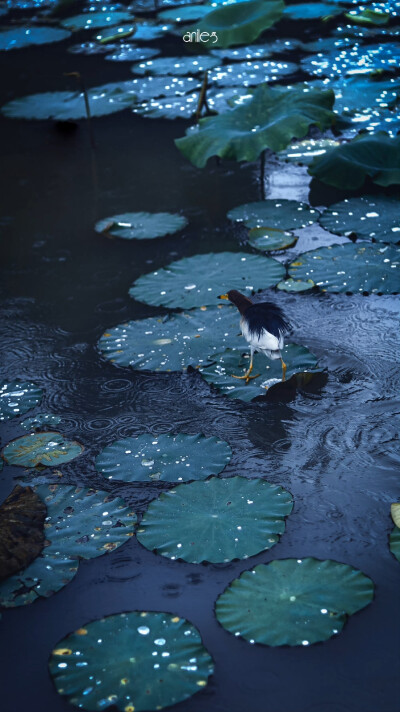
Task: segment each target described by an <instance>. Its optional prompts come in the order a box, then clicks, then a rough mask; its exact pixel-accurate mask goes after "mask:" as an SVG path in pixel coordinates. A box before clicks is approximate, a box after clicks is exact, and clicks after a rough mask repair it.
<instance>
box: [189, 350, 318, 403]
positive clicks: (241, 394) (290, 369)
mask: <svg viewBox="0 0 400 712" xmlns="http://www.w3.org/2000/svg"><path fill="white" fill-rule="evenodd" d="M242 343H243V351H240V350H232V349H226V350H225V351H223V352H220V353H218V354H216V355H215V357H214V362H213V363H212V364H211V365H207V364H206V365H205V366H202V368H201V375H202V377H203V378H204V380H205V381H207V383H211V384H212V385H213V386H215V387H216V388H217V389H218V390H219V391H220V392H221V393H223V394H224V395H226V396H228V397H229V398H239V399H240V400H242V401H245V402H246V403H249V402H250V401H252V400H253V398H256V397H257V396H263V395H265V393H266V388H269V386H271V385H273V384H274V383H276V382H279V381H281V380H282V364H281V361H280V360H279V359H277V360H274V361H271V360H270V359H268V358H267V357H266V356H264V354H262V353H256V354H255V355H254V359H253V364H254V368H253V371H252V375H254V376H256V375H257V374H259V375H258V377H257V378H254V379H253V380H251V381H249V382H248V383H247V384H246V382H245V381H244V380H238V379H237V378H234V376H243V374H244V372H245V371H246V369H247V368H248V366H249V363H250V360H249V358H250V354H249V353H244V352H245V348H246V342H245V341H244V339H243V338H242ZM243 353H244V356H243V355H242V354H243ZM282 358H283V360H284V362H285V363H286V365H287V372H286V378H287V379H289V378H290V377H291V376H293V375H294V374H295V373H299V372H304V371H312V370H315V368H316V367H317V359H316V357H315V356H314V354H312V353H311V352H310V351H308V349H306V348H305V347H304V346H299V345H298V344H287V345H286V346H285V347H284V348H283V349H282Z"/></svg>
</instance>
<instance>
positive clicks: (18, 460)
mask: <svg viewBox="0 0 400 712" xmlns="http://www.w3.org/2000/svg"><path fill="white" fill-rule="evenodd" d="M83 449H84V448H83V445H81V444H80V443H78V442H76V441H75V440H66V438H64V436H63V435H61V433H55V432H48V433H31V434H30V435H23V436H22V438H17V439H16V440H12V442H10V443H8V445H6V447H5V448H3V450H2V453H1V454H2V456H3V458H4V459H5V461H6V462H7V463H8V464H9V465H18V466H19V467H37V465H43V466H45V467H56V465H61V464H63V463H64V462H69V461H70V460H73V459H74V458H75V457H78V455H80V454H81V453H82V452H83Z"/></svg>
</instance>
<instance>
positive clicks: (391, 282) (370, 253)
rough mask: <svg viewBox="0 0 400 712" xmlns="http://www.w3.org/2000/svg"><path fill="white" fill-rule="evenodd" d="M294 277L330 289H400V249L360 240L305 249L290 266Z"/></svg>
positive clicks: (396, 290)
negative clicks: (306, 250) (310, 280)
mask: <svg viewBox="0 0 400 712" xmlns="http://www.w3.org/2000/svg"><path fill="white" fill-rule="evenodd" d="M289 274H290V276H292V277H293V278H294V279H302V280H307V279H312V280H313V281H314V282H315V284H316V285H317V286H318V287H320V288H321V289H323V290H324V291H327V292H339V293H340V292H353V293H357V292H372V293H374V292H377V293H378V294H392V293H397V292H400V248H399V247H394V246H392V245H381V244H378V243H375V244H371V243H368V242H357V243H352V242H349V243H348V244H343V245H329V246H328V247H319V248H318V249H317V250H311V251H310V252H305V253H303V254H302V255H299V257H298V258H297V259H296V261H295V262H292V264H291V265H289Z"/></svg>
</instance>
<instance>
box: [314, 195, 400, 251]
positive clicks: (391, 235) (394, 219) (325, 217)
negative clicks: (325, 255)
mask: <svg viewBox="0 0 400 712" xmlns="http://www.w3.org/2000/svg"><path fill="white" fill-rule="evenodd" d="M319 222H320V223H321V225H322V227H324V228H325V230H328V231H329V232H333V233H335V234H336V235H352V234H354V235H356V236H357V237H360V238H362V239H364V240H370V239H373V240H376V241H377V242H400V201H399V200H396V198H387V197H386V196H380V195H376V196H368V197H366V196H363V197H360V198H349V199H346V200H343V201H342V202H340V203H335V205H331V207H330V208H328V210H326V211H325V212H324V213H323V214H322V215H321V217H320V219H319Z"/></svg>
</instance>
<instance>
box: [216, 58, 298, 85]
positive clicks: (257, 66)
mask: <svg viewBox="0 0 400 712" xmlns="http://www.w3.org/2000/svg"><path fill="white" fill-rule="evenodd" d="M296 71H297V65H296V64H294V62H284V61H282V60H278V61H275V62H274V61H272V60H267V61H265V62H236V63H235V64H226V65H224V66H223V67H218V68H217V69H213V70H212V71H211V72H210V74H209V77H208V81H209V84H210V86H215V85H216V86H221V87H229V86H243V87H251V86H256V85H258V84H262V83H263V82H272V81H276V80H278V79H280V78H281V77H283V76H286V75H287V74H293V73H294V72H296Z"/></svg>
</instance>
